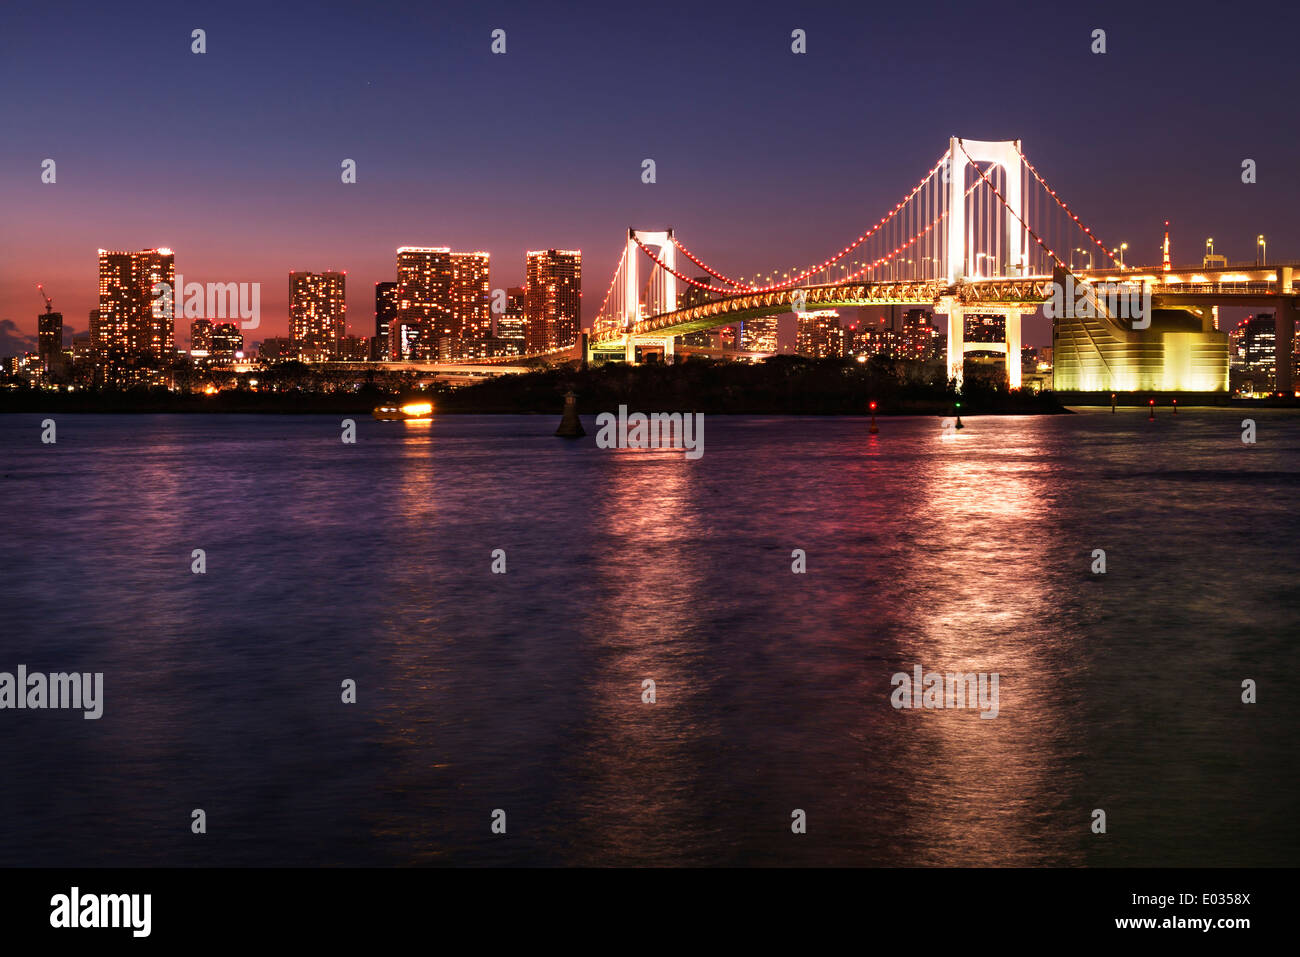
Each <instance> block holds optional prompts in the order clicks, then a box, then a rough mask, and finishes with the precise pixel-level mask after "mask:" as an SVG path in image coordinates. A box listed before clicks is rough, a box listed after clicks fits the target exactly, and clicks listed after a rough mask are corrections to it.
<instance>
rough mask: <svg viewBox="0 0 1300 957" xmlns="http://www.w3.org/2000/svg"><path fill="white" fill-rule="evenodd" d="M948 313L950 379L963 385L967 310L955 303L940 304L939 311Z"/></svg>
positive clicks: (959, 386) (959, 385)
mask: <svg viewBox="0 0 1300 957" xmlns="http://www.w3.org/2000/svg"><path fill="white" fill-rule="evenodd" d="M945 308H946V309H947V311H948V378H949V379H956V380H957V388H959V389H960V388H961V384H962V368H963V366H964V365H965V363H966V310H965V309H963V308H962V307H961V306H959V305H957V304H956V303H955V302H954V303H942V302H941V303H940V304H939V307H938V309H939V310H943V309H945Z"/></svg>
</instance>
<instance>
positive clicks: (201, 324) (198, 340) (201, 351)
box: [190, 319, 212, 359]
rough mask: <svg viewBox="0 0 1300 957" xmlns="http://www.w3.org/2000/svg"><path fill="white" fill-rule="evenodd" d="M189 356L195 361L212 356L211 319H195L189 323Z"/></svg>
mask: <svg viewBox="0 0 1300 957" xmlns="http://www.w3.org/2000/svg"><path fill="white" fill-rule="evenodd" d="M190 355H191V356H193V357H194V358H195V359H205V358H207V357H208V356H210V355H212V320H211V319H195V320H193V321H192V322H191V323H190Z"/></svg>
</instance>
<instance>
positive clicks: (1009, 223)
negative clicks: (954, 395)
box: [940, 136, 1029, 389]
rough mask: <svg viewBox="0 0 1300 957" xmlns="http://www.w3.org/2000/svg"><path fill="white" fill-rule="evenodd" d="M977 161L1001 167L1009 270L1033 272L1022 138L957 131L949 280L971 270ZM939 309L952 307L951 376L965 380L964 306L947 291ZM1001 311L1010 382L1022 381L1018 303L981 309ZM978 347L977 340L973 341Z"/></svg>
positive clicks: (952, 153) (951, 155)
mask: <svg viewBox="0 0 1300 957" xmlns="http://www.w3.org/2000/svg"><path fill="white" fill-rule="evenodd" d="M975 163H993V164H995V165H997V166H1000V167H1002V171H1003V174H1004V175H1005V196H1004V198H1005V200H1006V207H1005V208H1006V216H1005V220H1006V227H1005V228H1006V236H1007V258H1006V263H1007V265H1006V270H1007V274H1008V275H1011V276H1024V275H1027V274H1028V272H1029V260H1028V255H1027V251H1026V248H1025V247H1026V246H1027V244H1028V239H1027V237H1026V236H1025V227H1024V224H1023V222H1022V220H1023V219H1024V210H1023V209H1022V208H1021V207H1022V205H1023V202H1022V197H1023V193H1022V190H1021V171H1022V167H1021V159H1020V140H1001V141H996V142H995V141H988V140H966V139H962V138H961V137H959V136H954V137H952V139H951V140H949V142H948V155H947V157H946V162H945V164H944V168H945V175H946V176H947V185H948V191H947V198H946V203H947V210H948V249H947V251H946V254H945V255H946V260H947V262H946V274H947V278H948V284H949V285H950V286H956V285H958V284H959V283H961V282H962V281H963V280H964V279H966V277H967V276H968V275H969V272H968V270H969V269H970V263H971V259H972V257H973V253H972V252H971V251H970V250H969V249H967V248H966V241H967V232H966V167H967V166H971V165H973V164H975ZM940 309H941V310H943V309H946V310H947V313H948V378H950V379H956V380H957V385H958V387H960V386H961V383H962V366H963V364H964V362H965V358H966V353H967V352H969V351H971V349H968V348H967V347H966V345H965V343H964V341H963V340H964V338H965V336H964V333H965V321H966V316H965V311H966V310H964V309H963V307H962V306H961V305H959V304H957V301H956V300H955V299H954V298H951V297H944V299H943V300H942V301H941V303H940ZM981 311H987V312H997V313H1001V314H1002V315H1003V316H1004V317H1005V319H1006V329H1007V343H1006V349H1007V381H1008V383H1009V385H1010V386H1011V388H1013V389H1016V388H1019V387H1020V317H1021V314H1022V312H1023V310H1020V309H1015V308H1013V309H989V310H981ZM975 348H978V346H975Z"/></svg>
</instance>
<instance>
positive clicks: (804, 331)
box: [795, 309, 844, 359]
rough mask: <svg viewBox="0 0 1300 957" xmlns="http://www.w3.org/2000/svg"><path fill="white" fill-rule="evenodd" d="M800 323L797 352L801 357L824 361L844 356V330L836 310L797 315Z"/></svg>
mask: <svg viewBox="0 0 1300 957" xmlns="http://www.w3.org/2000/svg"><path fill="white" fill-rule="evenodd" d="M795 318H796V320H797V322H798V334H797V340H796V342H797V344H796V346H795V351H797V352H798V353H799V355H801V356H811V357H812V358H815V359H823V358H826V357H828V356H841V355H843V354H844V330H843V329H841V328H840V314H839V313H838V312H836V311H835V310H834V309H822V310H818V311H816V312H804V313H799V314H796V316H795Z"/></svg>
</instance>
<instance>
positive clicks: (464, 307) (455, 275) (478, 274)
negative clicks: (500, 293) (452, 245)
mask: <svg viewBox="0 0 1300 957" xmlns="http://www.w3.org/2000/svg"><path fill="white" fill-rule="evenodd" d="M490 265H491V256H490V255H489V254H488V253H482V252H480V253H452V254H451V330H452V331H451V336H452V338H453V339H455V340H476V339H486V338H487V337H488V335H489V334H490V333H491V331H492V313H491V311H490V306H491V304H492V303H491V295H492V292H491V289H490V288H489V285H488V271H489V267H490ZM455 351H456V352H457V354H459V353H460V352H462V351H463V350H461V349H459V348H457V349H455Z"/></svg>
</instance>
